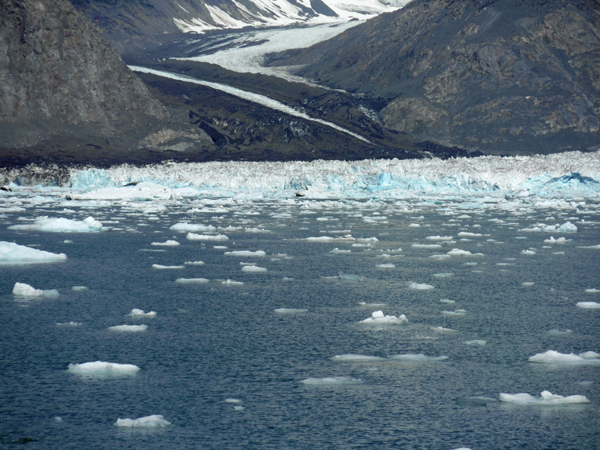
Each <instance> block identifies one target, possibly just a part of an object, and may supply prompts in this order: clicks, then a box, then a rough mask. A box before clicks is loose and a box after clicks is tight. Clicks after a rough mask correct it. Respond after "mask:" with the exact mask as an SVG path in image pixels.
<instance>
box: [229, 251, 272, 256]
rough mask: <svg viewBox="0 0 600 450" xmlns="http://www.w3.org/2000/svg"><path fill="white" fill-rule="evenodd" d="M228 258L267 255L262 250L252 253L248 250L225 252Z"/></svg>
mask: <svg viewBox="0 0 600 450" xmlns="http://www.w3.org/2000/svg"><path fill="white" fill-rule="evenodd" d="M225 254H226V255H229V256H266V255H267V254H266V253H265V252H264V251H262V250H257V251H255V252H252V251H250V250H234V251H231V252H225Z"/></svg>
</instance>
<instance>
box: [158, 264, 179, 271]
mask: <svg viewBox="0 0 600 450" xmlns="http://www.w3.org/2000/svg"><path fill="white" fill-rule="evenodd" d="M152 268H153V269H159V270H174V269H185V266H163V265H162V264H152Z"/></svg>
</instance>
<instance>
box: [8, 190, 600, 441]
mask: <svg viewBox="0 0 600 450" xmlns="http://www.w3.org/2000/svg"><path fill="white" fill-rule="evenodd" d="M2 195H3V197H2V212H1V214H2V216H1V221H2V224H1V227H0V241H5V242H6V243H5V244H3V245H4V246H3V247H2V248H0V250H2V251H0V253H2V252H4V253H2V258H3V265H2V266H0V271H1V272H2V276H1V277H0V309H1V313H0V320H1V326H0V335H1V339H0V351H1V355H2V357H1V358H0V365H1V371H0V373H1V374H2V375H1V376H2V383H0V391H1V392H0V398H2V402H0V418H1V420H0V442H1V444H0V445H2V448H15V447H16V446H17V444H26V445H28V446H29V447H31V448H39V449H56V448H61V449H69V448H77V449H80V448H89V449H106V448H140V449H165V448H174V449H175V448H176V449H198V448H205V449H239V448H251V449H315V448H332V449H333V448H336V449H337V448H361V449H392V448H403V449H404V448H415V449H416V448H419V449H456V448H470V449H472V450H474V449H514V448H524V449H548V448H552V449H556V450H562V449H573V448H576V449H579V450H586V449H589V450H591V449H596V448H597V446H598V442H600V426H599V423H600V407H599V405H600V395H599V390H598V383H599V382H600V376H599V374H600V364H599V363H600V359H599V356H600V355H598V353H596V352H600V334H599V331H600V327H599V318H600V317H599V314H600V309H598V306H600V303H599V302H600V279H599V277H598V274H599V273H600V253H599V252H600V250H599V244H600V220H599V219H600V203H599V202H598V201H597V200H593V199H588V200H585V201H584V200H581V199H580V200H578V201H572V202H571V203H568V202H563V203H560V202H558V203H554V204H553V203H548V204H547V205H546V206H544V205H543V204H542V205H539V204H538V205H533V204H528V203H525V202H523V203H516V204H514V205H513V206H514V207H513V208H505V209H503V208H499V207H498V204H493V203H474V202H473V201H472V200H471V199H469V198H464V199H460V198H446V199H444V198H441V197H438V198H435V199H429V200H427V199H423V200H417V199H409V200H390V201H377V200H374V199H373V198H371V199H365V200H350V199H327V200H318V199H305V198H295V199H292V198H289V199H279V200H269V199H263V200H252V199H238V200H236V199H233V198H228V199H227V198H225V199H224V198H221V199H218V198H215V199H201V198H194V197H188V198H181V197H179V198H176V199H170V200H169V199H164V200H161V199H155V200H154V201H143V199H132V200H131V199H130V200H113V201H98V200H79V201H78V200H64V193H63V191H61V190H60V189H54V190H53V189H36V188H29V189H28V188H21V189H19V188H16V187H14V188H13V192H12V193H4V194H2ZM89 216H93V218H94V219H93V220H87V222H85V220H86V218H87V217H89ZM57 218H61V219H62V220H60V221H59V220H54V219H57ZM97 222H100V223H101V224H102V228H101V231H98V226H97ZM177 224H179V225H177ZM565 224H569V225H565ZM557 225H558V226H557ZM552 227H555V228H554V229H553V230H554V232H552V229H551V228H552ZM557 229H559V231H556V230H557ZM42 230H45V231H42ZM66 230H69V231H66ZM60 231H63V232H60ZM75 231H79V232H75ZM86 231H87V232H86ZM18 246H28V247H26V248H27V250H23V248H22V247H18ZM11 249H12V250H11ZM9 250H10V251H9ZM33 250H43V251H47V252H50V253H53V254H55V255H60V254H64V255H66V258H67V259H66V260H64V258H62V257H55V258H54V260H55V261H54V262H48V263H45V264H17V262H16V261H15V255H18V254H19V252H24V253H22V254H23V255H24V254H25V253H27V255H29V257H30V258H33V257H35V252H33V253H32V251H33ZM11 251H12V253H10V252H11ZM28 252H29V253H28ZM10 255H12V256H10ZM31 255H33V256H31ZM11 258H12V259H11ZM21 262H22V261H21ZM16 283H22V284H24V285H28V286H30V287H31V288H32V289H33V290H38V291H40V292H46V291H51V290H56V291H58V296H56V295H51V296H46V295H44V294H40V295H16V294H13V289H14V288H15V285H16ZM16 292H17V293H20V294H23V293H25V294H26V293H27V292H28V291H27V289H25V290H23V288H22V286H21V287H19V289H17V290H16ZM30 292H31V291H30ZM153 313H155V314H153ZM402 315H404V317H405V319H406V320H404V319H402ZM392 316H395V317H396V318H397V320H392V319H390V318H391V317H392ZM369 318H371V319H372V320H366V319H369ZM571 354H572V355H571ZM535 355H537V356H535ZM580 355H583V356H580ZM534 356H535V358H532V357H534ZM530 358H532V360H530ZM536 358H537V359H536ZM536 360H537V361H541V362H535V361H536ZM104 363H112V365H111V366H108V365H106V364H104ZM545 391H548V392H545ZM542 392H544V394H543V395H541V393H542ZM518 394H522V395H518ZM525 394H528V395H525ZM573 396H577V397H573ZM501 400H502V401H501ZM572 402H574V403H572Z"/></svg>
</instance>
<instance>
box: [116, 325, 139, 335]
mask: <svg viewBox="0 0 600 450" xmlns="http://www.w3.org/2000/svg"><path fill="white" fill-rule="evenodd" d="M108 329H109V330H110V331H118V332H125V333H137V332H139V331H146V330H147V329H148V325H115V326H114V327H108Z"/></svg>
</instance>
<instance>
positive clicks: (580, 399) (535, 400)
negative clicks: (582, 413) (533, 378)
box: [500, 391, 590, 406]
mask: <svg viewBox="0 0 600 450" xmlns="http://www.w3.org/2000/svg"><path fill="white" fill-rule="evenodd" d="M500 401H501V402H507V403H514V404H517V405H540V406H557V405H572V404H577V403H589V402H590V401H589V400H588V398H587V397H585V396H583V395H569V396H568V397H563V396H562V395H556V394H553V393H551V392H550V391H542V393H541V394H540V396H539V397H534V396H532V395H529V394H500Z"/></svg>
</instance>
